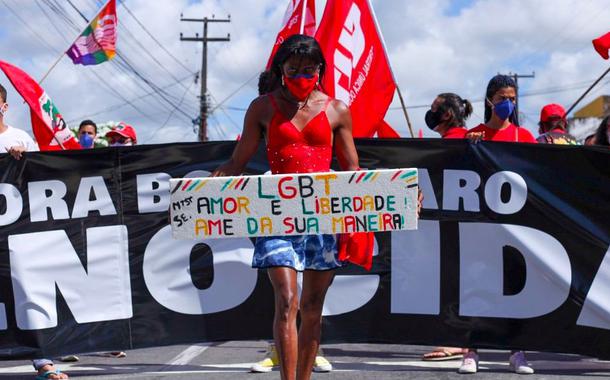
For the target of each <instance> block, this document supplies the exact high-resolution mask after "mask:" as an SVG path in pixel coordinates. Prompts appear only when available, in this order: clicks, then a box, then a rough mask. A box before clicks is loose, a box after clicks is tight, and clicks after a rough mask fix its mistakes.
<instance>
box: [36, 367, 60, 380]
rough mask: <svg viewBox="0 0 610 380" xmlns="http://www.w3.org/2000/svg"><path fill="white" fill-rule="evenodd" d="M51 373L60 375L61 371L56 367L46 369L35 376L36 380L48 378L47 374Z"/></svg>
mask: <svg viewBox="0 0 610 380" xmlns="http://www.w3.org/2000/svg"><path fill="white" fill-rule="evenodd" d="M51 375H61V371H60V370H58V369H55V370H53V371H47V372H45V373H41V374H40V375H38V376H36V380H49V376H51Z"/></svg>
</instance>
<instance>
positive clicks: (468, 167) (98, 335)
mask: <svg viewBox="0 0 610 380" xmlns="http://www.w3.org/2000/svg"><path fill="white" fill-rule="evenodd" d="M357 145H358V151H359V155H360V165H361V166H362V167H363V168H378V169H381V168H398V167H417V168H419V169H420V172H419V175H420V178H419V183H420V187H421V188H422V190H423V192H424V195H425V200H424V210H423V212H422V216H421V220H420V226H419V230H418V231H401V232H392V233H389V232H388V233H377V234H376V241H377V246H378V252H377V255H376V256H375V258H374V262H373V270H372V271H371V272H366V271H364V270H363V269H361V268H358V267H355V266H347V267H345V268H342V269H340V270H338V271H337V276H336V278H335V281H334V283H333V285H332V286H331V288H330V290H329V293H328V296H327V301H326V304H325V308H324V315H325V318H324V326H323V334H322V335H323V340H324V341H325V342H387V343H413V344H430V345H434V344H445V345H454V346H460V347H464V346H468V347H480V348H485V347H488V348H515V349H525V350H541V351H555V352H571V353H579V354H585V355H590V356H596V357H604V358H610V344H609V343H608V342H610V297H608V294H609V291H610V250H609V244H610V218H609V214H610V151H608V150H607V149H605V148H601V147H572V146H568V147H566V146H539V145H532V144H510V143H487V142H485V143H479V144H474V145H473V144H471V143H469V142H467V141H459V140H456V141H442V140H421V139H420V140H361V141H358V144H357ZM233 147H234V143H229V142H211V143H205V144H172V145H153V146H138V147H132V148H120V149H116V148H108V149H98V150H91V151H69V152H56V153H27V154H26V156H25V158H24V159H23V160H21V161H15V160H14V159H12V158H11V157H9V156H7V155H2V156H0V176H1V177H0V357H2V358H26V357H34V356H41V355H58V354H65V353H79V352H91V351H104V350H120V349H122V350H125V349H131V348H142V347H149V346H158V345H170V344H179V343H192V342H203V341H224V340H251V339H269V338H270V337H271V336H272V331H271V321H272V317H273V296H272V289H271V286H270V284H269V280H268V278H267V276H266V273H265V272H264V271H256V270H254V269H251V268H250V261H251V259H252V252H253V242H252V241H251V240H249V239H219V240H207V241H204V240H202V241H177V240H172V239H171V234H170V230H169V226H168V213H167V209H168V206H169V191H168V189H169V178H170V177H173V178H179V177H184V176H189V177H201V176H205V175H207V174H208V172H210V171H212V170H214V169H215V168H216V167H217V166H218V165H219V164H220V163H222V162H224V161H225V160H226V159H227V158H228V157H229V156H230V154H231V152H232V150H233ZM267 169H268V166H267V163H266V159H265V157H264V150H263V149H261V150H260V151H259V153H258V154H257V155H256V157H255V158H253V159H252V160H251V162H250V164H249V166H248V174H260V173H264V172H265V171H266V170H267Z"/></svg>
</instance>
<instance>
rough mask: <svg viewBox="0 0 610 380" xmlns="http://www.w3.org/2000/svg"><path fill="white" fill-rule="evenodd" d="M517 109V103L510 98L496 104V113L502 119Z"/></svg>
mask: <svg viewBox="0 0 610 380" xmlns="http://www.w3.org/2000/svg"><path fill="white" fill-rule="evenodd" d="M514 111H515V103H513V102H512V101H510V100H509V99H506V100H503V101H501V102H500V103H497V104H496V105H494V113H495V114H496V116H498V118H499V119H500V120H506V119H508V118H509V117H510V115H512V114H513V112H514Z"/></svg>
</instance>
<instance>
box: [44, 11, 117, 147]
mask: <svg viewBox="0 0 610 380" xmlns="http://www.w3.org/2000/svg"><path fill="white" fill-rule="evenodd" d="M110 1H111V0H108V1H107V2H106V3H105V4H104V5H103V6H102V7H101V8H100V10H99V11H98V12H97V13H96V14H95V17H97V16H99V14H100V13H101V12H102V10H103V9H104V8H106V6H107V5H108V3H110ZM83 18H85V21H87V26H85V29H83V30H82V31H81V32H80V33H79V34H78V35H77V36H76V38H75V39H74V41H73V42H72V43H71V44H70V45H69V46H68V49H70V48H71V47H72V45H74V44H75V43H76V41H78V39H79V38H80V36H82V35H83V33H84V32H85V30H87V28H88V27H89V20H87V19H86V17H84V16H83ZM67 52H68V50H64V51H63V52H62V53H61V55H60V56H59V57H58V58H57V60H56V61H55V63H53V65H51V67H50V68H49V70H47V72H46V73H45V74H44V75H43V76H42V78H41V79H40V80H39V81H38V84H39V85H40V84H42V82H43V81H44V80H45V79H47V77H48V76H49V74H51V71H53V69H54V68H55V66H57V64H58V63H59V61H61V59H62V58H63V57H64V55H65V54H66V53H67ZM58 142H59V141H58Z"/></svg>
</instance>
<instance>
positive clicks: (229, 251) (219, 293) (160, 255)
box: [143, 226, 258, 315]
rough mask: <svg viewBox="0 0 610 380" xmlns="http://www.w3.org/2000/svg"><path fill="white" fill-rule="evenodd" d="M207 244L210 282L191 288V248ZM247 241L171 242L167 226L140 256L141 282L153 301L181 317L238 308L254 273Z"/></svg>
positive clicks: (249, 289) (249, 290) (253, 281)
mask: <svg viewBox="0 0 610 380" xmlns="http://www.w3.org/2000/svg"><path fill="white" fill-rule="evenodd" d="M201 243H204V244H207V245H208V246H209V247H210V249H211V250H212V255H213V260H214V282H213V283H212V286H210V287H209V288H208V289H205V290H202V289H197V288H196V287H195V285H193V280H192V278H191V271H190V267H189V265H190V257H191V252H192V250H193V247H194V246H195V245H197V244H201ZM253 254H254V246H253V245H252V242H251V241H250V239H247V238H242V239H209V240H174V239H173V238H172V234H171V228H170V226H166V227H163V228H162V229H161V230H159V232H157V233H156V234H155V236H153V238H152V239H151V240H150V242H149V243H148V246H147V247H146V251H145V252H144V264H143V271H144V282H145V283H146V286H147V288H148V290H149V291H150V294H151V295H152V296H153V298H154V299H155V300H156V301H157V302H159V303H160V304H161V305H163V306H164V307H166V308H168V309H170V310H172V311H175V312H178V313H183V314H192V315H199V314H210V313H217V312H220V311H225V310H229V309H232V308H234V307H237V306H239V305H240V304H241V303H243V302H244V301H245V300H246V299H247V298H248V297H249V296H250V294H252V292H253V291H254V288H255V286H256V281H257V276H258V275H257V271H256V270H254V269H252V268H251V263H252V256H253Z"/></svg>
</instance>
